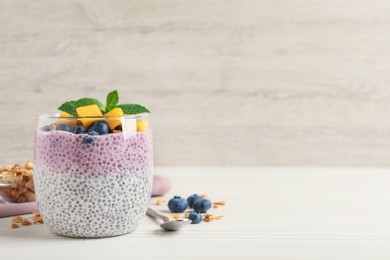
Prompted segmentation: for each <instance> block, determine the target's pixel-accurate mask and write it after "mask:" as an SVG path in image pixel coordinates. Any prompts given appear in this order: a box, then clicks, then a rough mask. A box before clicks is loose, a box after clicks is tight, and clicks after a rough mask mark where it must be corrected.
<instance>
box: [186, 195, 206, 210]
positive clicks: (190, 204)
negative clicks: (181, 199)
mask: <svg viewBox="0 0 390 260" xmlns="http://www.w3.org/2000/svg"><path fill="white" fill-rule="evenodd" d="M200 199H202V198H201V197H200V196H199V195H198V194H194V195H191V196H189V197H188V198H187V202H188V207H190V208H193V207H194V203H195V202H196V201H198V200H200Z"/></svg>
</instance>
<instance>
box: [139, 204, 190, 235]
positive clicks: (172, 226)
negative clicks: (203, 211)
mask: <svg viewBox="0 0 390 260" xmlns="http://www.w3.org/2000/svg"><path fill="white" fill-rule="evenodd" d="M146 215H148V216H151V217H155V218H159V219H162V220H163V221H164V223H162V224H161V225H160V227H161V228H163V229H165V230H168V231H177V230H179V229H181V228H183V227H185V226H187V225H188V224H191V222H192V221H191V220H189V219H185V220H176V219H174V220H170V219H169V218H167V217H166V216H164V215H161V214H159V213H157V212H156V211H154V210H153V209H151V208H150V207H148V210H147V211H146Z"/></svg>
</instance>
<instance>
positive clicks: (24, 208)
mask: <svg viewBox="0 0 390 260" xmlns="http://www.w3.org/2000/svg"><path fill="white" fill-rule="evenodd" d="M170 189H171V182H170V181H169V179H167V178H165V177H163V176H159V175H155V176H153V188H152V196H162V195H164V194H166V193H167V192H168V191H169V190H170ZM37 210H38V206H37V203H36V202H26V203H9V204H1V203H0V218H1V217H9V216H15V215H22V214H28V213H31V212H33V211H37Z"/></svg>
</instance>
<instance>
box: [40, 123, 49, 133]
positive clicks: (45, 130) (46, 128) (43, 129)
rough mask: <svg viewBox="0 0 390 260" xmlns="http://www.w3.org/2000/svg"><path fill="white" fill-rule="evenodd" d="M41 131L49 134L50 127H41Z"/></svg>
mask: <svg viewBox="0 0 390 260" xmlns="http://www.w3.org/2000/svg"><path fill="white" fill-rule="evenodd" d="M41 130H42V131H43V132H50V131H51V127H50V126H49V125H45V126H43V127H42V128H41Z"/></svg>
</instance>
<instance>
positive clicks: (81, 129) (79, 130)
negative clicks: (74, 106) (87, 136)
mask: <svg viewBox="0 0 390 260" xmlns="http://www.w3.org/2000/svg"><path fill="white" fill-rule="evenodd" d="M73 133H75V134H76V135H78V134H82V133H85V127H84V126H82V125H76V127H75V128H74V129H73Z"/></svg>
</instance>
